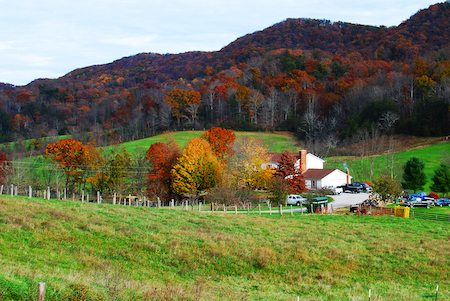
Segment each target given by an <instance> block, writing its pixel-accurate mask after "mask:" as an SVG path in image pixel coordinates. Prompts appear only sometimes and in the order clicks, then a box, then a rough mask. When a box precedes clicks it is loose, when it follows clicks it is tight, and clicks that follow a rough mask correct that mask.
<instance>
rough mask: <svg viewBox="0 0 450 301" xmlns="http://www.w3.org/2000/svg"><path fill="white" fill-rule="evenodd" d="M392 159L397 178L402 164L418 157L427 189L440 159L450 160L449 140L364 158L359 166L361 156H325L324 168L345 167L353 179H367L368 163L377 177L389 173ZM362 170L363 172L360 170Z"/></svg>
mask: <svg viewBox="0 0 450 301" xmlns="http://www.w3.org/2000/svg"><path fill="white" fill-rule="evenodd" d="M392 157H393V161H394V173H395V174H396V175H397V177H398V178H399V179H401V176H402V174H403V165H404V164H405V163H406V161H408V160H409V159H410V158H411V157H418V158H420V159H421V160H422V161H423V162H424V163H425V173H426V174H427V178H428V183H427V185H426V190H428V191H429V186H430V185H431V184H432V182H431V178H432V177H433V175H434V171H435V170H436V168H438V167H439V164H440V163H441V162H442V161H450V142H444V143H438V144H433V145H430V146H426V147H421V148H416V149H411V150H407V151H402V152H397V153H394V154H393V155H389V154H387V155H382V156H377V157H373V158H368V159H364V161H363V166H362V167H361V158H357V157H347V158H342V157H340V158H339V157H335V158H333V157H331V158H327V164H326V165H325V168H339V169H341V170H345V168H346V167H348V168H349V169H350V173H351V175H352V176H354V177H355V179H354V180H368V177H367V176H364V174H367V173H368V170H369V169H370V164H371V163H372V161H373V167H374V168H373V169H374V177H375V178H376V177H378V176H379V175H380V174H382V173H388V174H389V173H390V166H391V160H392ZM362 170H363V171H364V172H362Z"/></svg>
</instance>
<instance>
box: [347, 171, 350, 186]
mask: <svg viewBox="0 0 450 301" xmlns="http://www.w3.org/2000/svg"><path fill="white" fill-rule="evenodd" d="M347 184H350V170H348V169H347Z"/></svg>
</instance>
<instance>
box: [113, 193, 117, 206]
mask: <svg viewBox="0 0 450 301" xmlns="http://www.w3.org/2000/svg"><path fill="white" fill-rule="evenodd" d="M116 198H117V193H115V192H114V197H113V205H115V204H116Z"/></svg>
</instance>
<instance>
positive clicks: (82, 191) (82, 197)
mask: <svg viewBox="0 0 450 301" xmlns="http://www.w3.org/2000/svg"><path fill="white" fill-rule="evenodd" d="M81 202H82V203H84V190H81Z"/></svg>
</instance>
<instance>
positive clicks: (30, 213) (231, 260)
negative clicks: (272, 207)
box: [0, 196, 450, 300]
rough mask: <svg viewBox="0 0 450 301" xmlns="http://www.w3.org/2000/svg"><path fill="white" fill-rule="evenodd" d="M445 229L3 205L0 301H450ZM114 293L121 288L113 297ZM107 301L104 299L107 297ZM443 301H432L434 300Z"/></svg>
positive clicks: (394, 222)
mask: <svg viewBox="0 0 450 301" xmlns="http://www.w3.org/2000/svg"><path fill="white" fill-rule="evenodd" d="M449 237H450V230H449V228H448V224H446V223H440V222H430V221H422V220H412V219H403V218H395V217H357V216H345V215H340V216H331V215H314V216H312V215H294V216H287V215H284V216H283V217H280V216H278V215H272V216H258V215H250V216H247V215H238V216H236V215H223V214H221V213H216V214H211V213H199V212H195V211H189V212H186V211H181V210H171V209H159V210H158V209H153V208H137V207H124V206H112V205H106V204H104V205H97V204H86V203H84V204H82V203H72V202H69V201H67V202H62V201H56V200H51V201H45V200H42V199H33V200H28V199H26V198H25V199H24V198H20V197H16V198H14V199H12V198H10V197H7V196H2V197H0V299H1V300H32V299H34V298H35V295H36V291H37V283H38V282H41V281H43V282H46V284H47V290H46V292H47V293H46V300H81V297H85V299H84V300H114V299H113V296H114V295H116V296H117V297H119V298H118V300H296V298H297V296H300V300H367V293H368V290H369V289H372V292H373V295H372V297H373V299H374V300H387V299H399V298H410V297H415V296H420V297H426V296H429V294H430V293H432V292H433V291H434V288H435V287H436V285H437V284H439V285H440V296H441V298H443V299H442V300H447V299H448V298H449V297H450V294H449V287H450V277H449V276H450V274H449V273H450V272H449V270H448V267H449V265H450V240H449ZM114 287H116V289H114ZM108 293H109V296H108ZM441 298H440V299H439V300H441Z"/></svg>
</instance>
